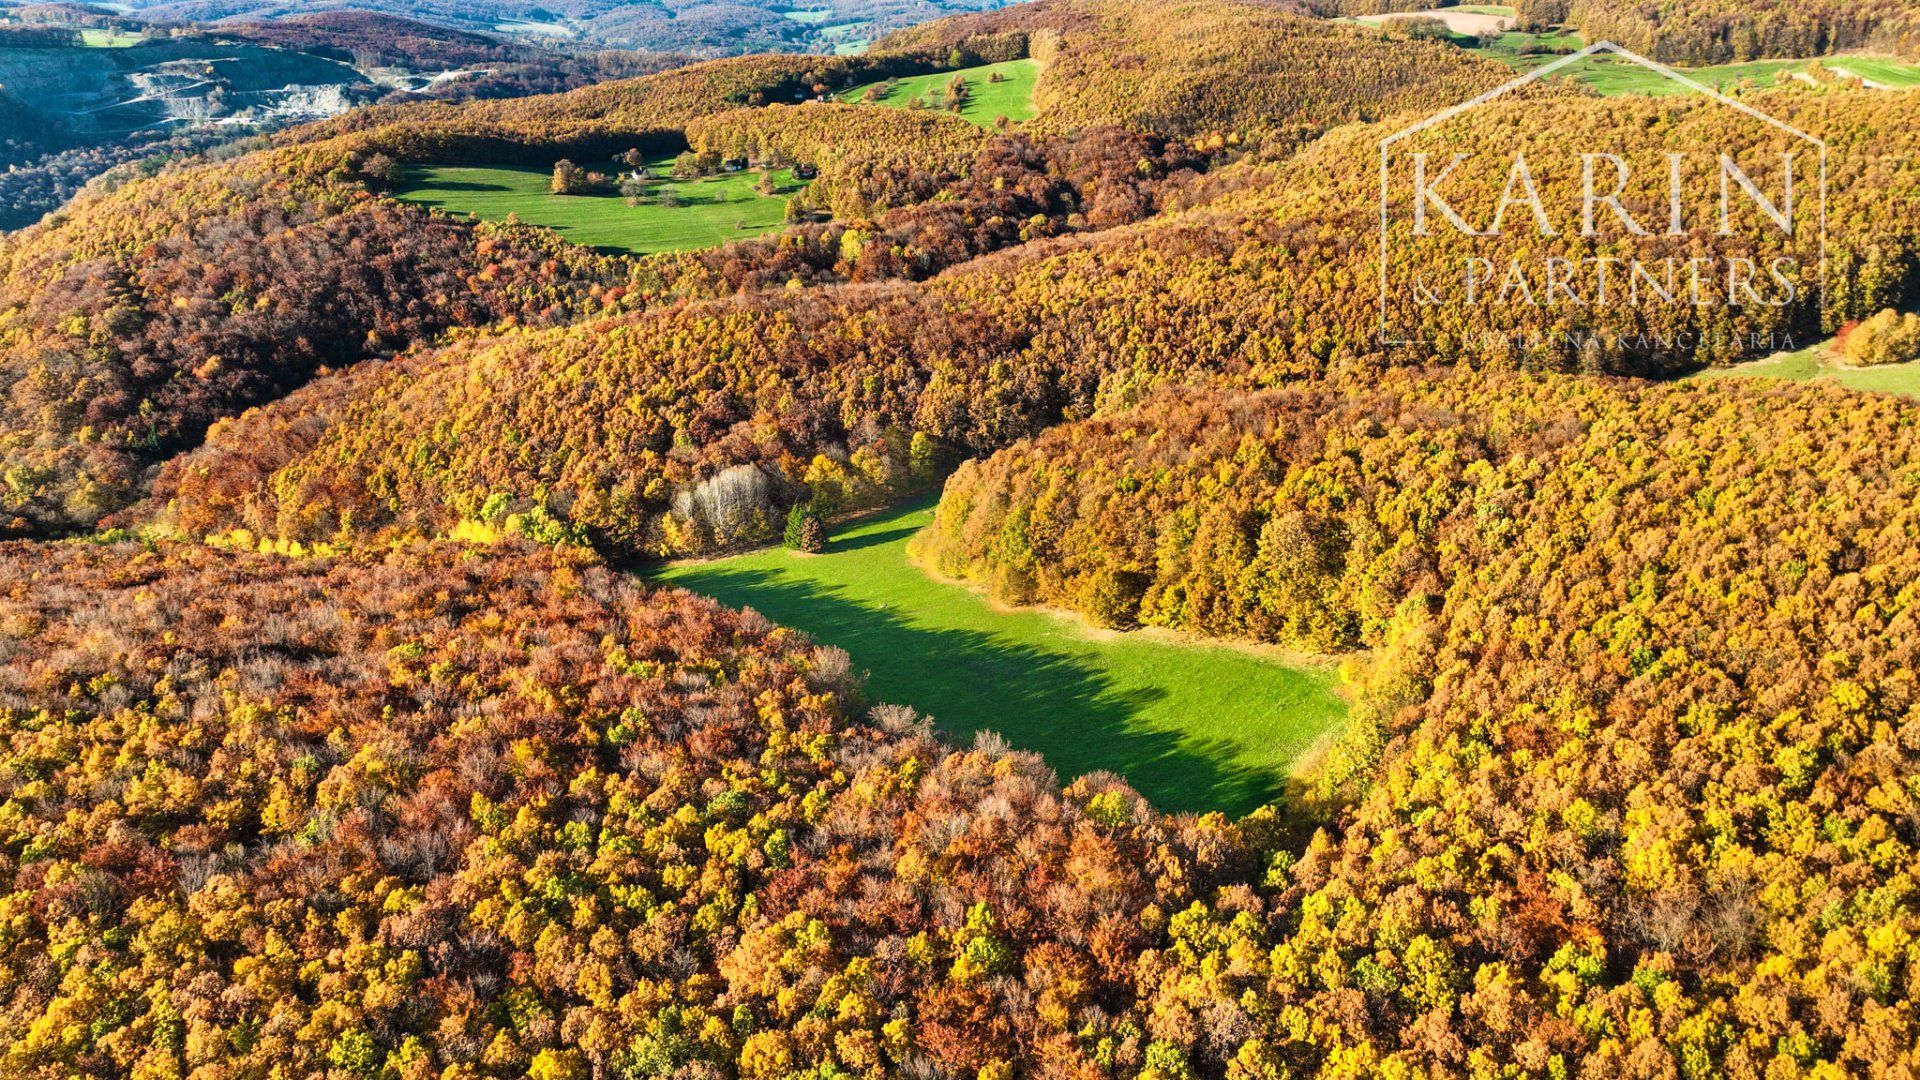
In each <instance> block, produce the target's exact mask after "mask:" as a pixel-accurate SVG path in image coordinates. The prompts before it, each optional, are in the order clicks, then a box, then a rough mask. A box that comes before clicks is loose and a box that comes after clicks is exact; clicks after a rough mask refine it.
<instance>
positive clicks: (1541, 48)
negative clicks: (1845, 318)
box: [1456, 29, 1920, 97]
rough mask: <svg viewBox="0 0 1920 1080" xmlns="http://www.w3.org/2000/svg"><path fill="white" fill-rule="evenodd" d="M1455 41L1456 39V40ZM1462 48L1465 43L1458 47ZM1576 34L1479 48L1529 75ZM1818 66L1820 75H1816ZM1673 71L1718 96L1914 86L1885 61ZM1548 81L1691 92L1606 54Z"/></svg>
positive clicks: (1517, 34) (1511, 39) (1570, 47)
mask: <svg viewBox="0 0 1920 1080" xmlns="http://www.w3.org/2000/svg"><path fill="white" fill-rule="evenodd" d="M1456 41H1461V39H1456ZM1462 43H1465V42H1462ZM1583 47H1584V43H1583V42H1582V41H1581V39H1580V35H1579V34H1577V33H1575V32H1573V31H1571V30H1565V29H1555V30H1548V31H1544V32H1539V33H1534V32H1528V31H1518V30H1515V31H1509V32H1507V33H1504V34H1501V35H1500V36H1499V37H1498V38H1496V39H1494V40H1493V41H1492V42H1490V43H1488V44H1487V45H1485V46H1482V47H1481V48H1480V51H1481V52H1482V53H1483V54H1484V55H1486V56H1487V57H1488V58H1489V59H1493V60H1498V61H1500V62H1502V63H1504V64H1507V65H1508V66H1510V67H1512V68H1513V69H1514V70H1515V71H1520V72H1527V71H1534V70H1537V69H1539V68H1542V67H1545V66H1547V65H1548V64H1551V63H1553V62H1554V61H1555V60H1558V59H1560V58H1561V57H1563V56H1565V55H1566V54H1568V53H1574V52H1578V51H1580V49H1581V48H1583ZM1815 65H1819V66H1820V67H1823V68H1824V69H1825V71H1826V76H1825V77H1822V76H1821V75H1819V74H1818V73H1817V69H1816V68H1815ZM1674 70H1675V71H1678V72H1679V73H1680V74H1682V75H1685V76H1686V77H1687V78H1689V79H1692V80H1693V81H1695V82H1697V83H1700V84H1702V85H1705V86H1710V87H1712V88H1713V89H1715V90H1719V91H1722V92H1725V91H1728V90H1731V89H1734V88H1736V87H1739V86H1741V85H1742V84H1751V85H1754V86H1761V87H1765V86H1772V85H1773V84H1775V83H1776V82H1779V81H1782V80H1783V79H1797V80H1800V81H1803V82H1806V81H1831V77H1832V76H1840V77H1842V78H1854V79H1860V80H1862V81H1863V82H1865V83H1866V84H1867V85H1868V86H1869V87H1872V88H1875V89H1886V90H1901V89H1906V88H1907V87H1911V86H1920V64H1911V63H1908V62H1906V61H1904V60H1897V59H1894V58H1892V57H1886V56H1830V57H1824V58H1821V59H1818V60H1806V59H1784V60H1748V61H1743V62H1740V63H1733V64H1712V65H1709V66H1706V67H1683V66H1677V65H1676V66H1675V67H1674ZM1550 77H1551V78H1554V79H1564V80H1569V81H1573V82H1578V83H1580V84H1581V85H1583V86H1586V87H1589V88H1591V89H1593V90H1595V91H1598V92H1599V93H1600V94H1602V95H1604V96H1607V97H1612V96H1614V95H1618V94H1648V95H1653V96H1665V95H1673V94H1688V93H1692V92H1693V91H1692V90H1689V89H1688V88H1687V87H1686V86H1684V85H1682V84H1680V83H1677V82H1675V81H1673V80H1672V79H1669V78H1667V77H1666V76H1664V75H1662V74H1660V73H1659V72H1657V71H1653V70H1650V69H1648V68H1645V67H1642V66H1640V65H1639V64H1636V63H1634V62H1633V61H1631V60H1628V59H1626V58H1624V57H1620V56H1614V55H1610V54H1604V53H1603V54H1600V55H1597V56H1589V57H1585V58H1583V59H1581V60H1578V61H1575V62H1574V63H1572V64H1569V65H1568V66H1566V67H1564V68H1561V69H1560V70H1558V71H1556V72H1554V73H1553V75H1552V76H1550Z"/></svg>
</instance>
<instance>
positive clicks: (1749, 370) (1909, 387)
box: [1687, 341, 1920, 398]
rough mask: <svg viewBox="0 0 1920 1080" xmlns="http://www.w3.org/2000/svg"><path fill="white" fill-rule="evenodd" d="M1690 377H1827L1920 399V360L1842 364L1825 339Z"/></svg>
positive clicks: (1856, 387) (1803, 379) (1856, 386)
mask: <svg viewBox="0 0 1920 1080" xmlns="http://www.w3.org/2000/svg"><path fill="white" fill-rule="evenodd" d="M1687 377H1688V378H1690V379H1727V378H1754V379H1791V380H1793V381H1795V382H1807V381H1811V380H1814V379H1825V380H1829V381H1831V382H1835V383H1838V384H1839V385H1841V386H1844V387H1846V388H1847V389H1849V390H1868V391H1872V392H1874V393H1880V394H1902V395H1905V396H1907V397H1910V398H1920V361H1916V362H1913V363H1907V364H1884V365H1880V366H1878V367H1842V366H1840V365H1838V364H1836V363H1835V362H1834V359H1833V353H1832V342H1825V341H1823V342H1821V343H1819V344H1817V345H1812V346H1809V347H1808V348H1805V349H1801V350H1799V351H1797V352H1790V353H1781V354H1779V355H1778V356H1769V357H1767V358H1766V359H1764V360H1754V361H1750V362H1748V363H1745V364H1737V365H1735V366H1733V367H1725V368H1708V369H1707V370H1705V371H1699V372H1695V373H1694V374H1692V375H1689V376H1687Z"/></svg>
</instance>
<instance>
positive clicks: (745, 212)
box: [395, 164, 801, 255]
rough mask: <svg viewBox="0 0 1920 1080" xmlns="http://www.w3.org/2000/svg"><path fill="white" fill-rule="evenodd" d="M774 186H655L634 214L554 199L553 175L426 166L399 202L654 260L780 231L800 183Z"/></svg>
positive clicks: (780, 174)
mask: <svg viewBox="0 0 1920 1080" xmlns="http://www.w3.org/2000/svg"><path fill="white" fill-rule="evenodd" d="M591 167H592V168H594V169H596V170H599V171H604V172H606V173H608V174H609V175H615V174H617V172H618V171H619V170H621V169H622V167H621V166H617V165H613V164H595V165H593V166H591ZM669 167H670V166H668V165H656V166H655V167H654V171H655V172H656V174H663V173H664V171H665V170H666V169H667V168H669ZM773 178H774V184H775V186H776V187H777V189H778V190H777V192H776V193H775V194H772V195H762V194H760V193H759V192H758V191H756V190H754V186H755V185H756V184H758V183H759V180H760V174H759V173H758V172H751V171H745V172H737V173H725V174H722V175H719V176H710V177H704V178H701V179H695V180H672V179H662V180H655V181H653V182H651V184H650V185H649V194H648V195H647V196H646V198H645V201H643V202H642V203H641V204H640V205H638V206H628V205H627V201H626V200H625V199H624V198H622V197H621V196H620V195H619V194H618V193H617V192H609V193H602V194H591V195H555V194H553V193H552V192H551V191H550V190H549V185H550V184H551V182H552V180H553V170H552V169H551V168H550V167H549V168H538V167H534V166H517V165H504V166H482V167H463V166H427V167H419V168H414V169H411V170H409V171H408V174H407V181H406V183H405V184H404V185H403V186H402V187H401V188H400V189H399V190H398V191H397V192H395V195H396V197H398V198H400V199H404V200H406V201H408V202H417V203H421V204H423V205H426V206H436V207H440V208H441V209H444V210H448V211H451V212H453V213H456V214H472V215H474V216H476V217H480V218H484V219H486V220H488V221H504V220H506V218H507V215H509V214H513V215H517V216H518V217H519V219H520V220H521V221H523V222H526V223H527V224H529V225H541V226H545V227H546V228H549V229H552V230H554V231H555V232H558V233H559V234H560V235H561V236H564V237H566V238H567V239H568V240H571V241H573V242H574V243H576V244H582V245H585V246H587V247H596V248H603V249H606V250H609V251H624V252H629V253H631V254H635V255H652V254H656V253H658V252H662V251H685V250H690V249H694V248H703V247H712V246H714V245H716V244H722V243H725V242H726V241H728V240H739V239H743V238H746V237H752V236H759V235H760V234H762V233H766V232H770V231H772V230H774V229H778V228H780V227H781V226H782V225H784V224H785V223H786V219H787V217H786V215H787V203H788V201H789V200H790V199H791V198H792V197H793V193H794V192H795V191H798V190H799V189H800V187H801V183H800V182H799V181H796V180H795V179H794V178H793V173H792V170H789V169H778V170H775V171H774V173H773ZM668 203H672V204H674V205H668Z"/></svg>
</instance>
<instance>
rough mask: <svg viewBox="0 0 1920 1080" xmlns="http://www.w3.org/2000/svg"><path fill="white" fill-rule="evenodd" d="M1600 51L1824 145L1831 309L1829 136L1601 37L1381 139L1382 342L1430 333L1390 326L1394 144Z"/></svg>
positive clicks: (1823, 283) (1823, 276)
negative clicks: (1394, 331)
mask: <svg viewBox="0 0 1920 1080" xmlns="http://www.w3.org/2000/svg"><path fill="white" fill-rule="evenodd" d="M1600 53H1611V54H1613V55H1615V56H1618V57H1620V58H1621V59H1623V60H1626V61H1628V62H1630V63H1634V64H1638V65H1639V66H1641V67H1643V68H1646V69H1647V70H1649V71H1652V72H1655V73H1656V74H1659V75H1660V76H1662V77H1663V78H1666V79H1668V80H1670V81H1672V82H1675V83H1678V84H1679V85H1681V86H1684V87H1686V88H1687V89H1689V90H1691V91H1693V92H1694V93H1697V94H1703V95H1705V96H1706V97H1709V98H1712V99H1713V100H1714V101H1716V102H1719V103H1720V104H1722V105H1727V106H1730V107H1732V108H1734V109H1737V110H1739V111H1740V112H1742V113H1744V114H1746V115H1747V116H1750V117H1752V118H1754V119H1756V120H1759V121H1761V122H1762V123H1765V124H1767V125H1769V126H1771V127H1774V128H1776V129H1778V130H1780V131H1783V132H1785V133H1786V134H1788V135H1791V136H1793V137H1794V138H1796V139H1799V140H1801V141H1802V142H1805V143H1808V144H1810V145H1812V146H1813V147H1815V148H1816V149H1817V150H1819V152H1820V189H1819V233H1818V241H1819V268H1820V270H1819V279H1818V280H1819V292H1818V296H1817V310H1819V311H1822V312H1824V311H1825V310H1826V307H1827V144H1826V140H1824V139H1821V138H1819V137H1818V136H1815V135H1810V134H1808V133H1807V132H1804V131H1802V130H1800V129H1799V128H1797V127H1794V126H1793V125H1792V124H1789V123H1787V122H1786V121H1784V120H1781V119H1780V118H1779V117H1776V116H1769V115H1768V114H1766V113H1764V112H1761V111H1760V110H1759V109H1756V108H1754V107H1753V106H1751V105H1748V104H1747V103H1746V102H1744V101H1740V100H1738V99H1735V98H1732V97H1729V96H1727V95H1726V94H1723V93H1721V92H1720V91H1718V90H1716V89H1714V88H1713V87H1711V86H1708V85H1707V84H1705V83H1703V82H1700V81H1698V80H1695V79H1690V78H1688V77H1687V76H1686V75H1685V74H1683V73H1681V72H1679V71H1677V70H1675V69H1673V68H1671V67H1668V66H1667V65H1665V64H1662V63H1661V62H1659V61H1658V60H1649V59H1647V58H1646V57H1644V56H1641V55H1640V54H1639V53H1636V52H1634V51H1633V50H1631V49H1627V48H1624V47H1622V46H1619V45H1616V44H1614V43H1613V42H1611V41H1598V42H1595V43H1594V44H1592V45H1588V46H1587V47H1586V48H1584V49H1581V50H1579V51H1578V52H1571V53H1568V54H1567V55H1565V56H1562V57H1561V58H1559V59H1558V60H1555V61H1553V62H1552V63H1550V64H1544V65H1542V66H1540V67H1537V68H1535V69H1533V70H1532V71H1529V72H1527V73H1526V74H1524V75H1521V76H1520V77H1518V78H1516V79H1512V80H1510V81H1508V82H1505V83H1502V84H1501V85H1499V86H1496V87H1494V88H1493V89H1491V90H1489V91H1487V92H1486V93H1484V94H1481V95H1480V96H1479V97H1476V98H1473V99H1472V100H1470V101H1463V102H1461V103H1460V104H1458V105H1452V106H1449V107H1447V108H1445V109H1442V110H1440V111H1439V112H1437V113H1434V114H1433V115H1432V116H1429V117H1427V118H1426V119H1424V120H1421V121H1420V122H1418V123H1415V124H1410V125H1408V126H1407V127H1404V128H1401V129H1400V130H1398V131H1396V132H1394V133H1393V134H1391V135H1388V136H1387V137H1386V138H1384V139H1381V140H1380V344H1381V345H1383V346H1392V345H1421V344H1425V343H1426V342H1425V340H1424V339H1420V338H1394V337H1392V336H1391V334H1390V333H1389V331H1388V328H1387V257H1388V255H1389V251H1390V249H1389V238H1388V231H1389V224H1390V222H1389V215H1388V213H1387V206H1388V203H1389V201H1390V190H1391V188H1390V184H1389V180H1388V168H1387V160H1388V156H1389V152H1390V151H1391V150H1392V148H1393V146H1394V144H1395V143H1398V142H1400V141H1401V140H1403V139H1406V138H1408V137H1409V136H1412V135H1418V134H1419V133H1420V132H1422V131H1426V130H1428V129H1429V128H1432V127H1436V126H1438V125H1440V124H1444V123H1446V122H1447V121H1449V120H1451V119H1453V118H1454V117H1456V116H1459V115H1460V114H1462V113H1465V112H1468V111H1469V110H1472V109H1476V108H1479V107H1480V106H1481V105H1484V104H1486V103H1487V102H1489V101H1492V100H1494V99H1495V98H1498V97H1501V96H1503V95H1506V94H1510V93H1512V92H1513V91H1515V90H1518V89H1520V88H1521V87H1523V86H1528V85H1530V84H1532V83H1536V82H1539V81H1540V80H1541V79H1544V78H1546V77H1547V76H1549V75H1552V74H1553V73H1555V72H1557V71H1560V70H1561V69H1563V68H1566V67H1569V66H1571V65H1573V64H1577V63H1579V62H1580V61H1582V60H1585V59H1586V58H1587V57H1590V56H1596V55H1599V54H1600Z"/></svg>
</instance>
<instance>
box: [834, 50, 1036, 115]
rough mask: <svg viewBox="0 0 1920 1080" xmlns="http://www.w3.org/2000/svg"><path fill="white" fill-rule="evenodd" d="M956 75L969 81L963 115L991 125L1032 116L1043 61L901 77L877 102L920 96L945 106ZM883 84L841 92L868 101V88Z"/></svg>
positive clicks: (898, 102)
mask: <svg viewBox="0 0 1920 1080" xmlns="http://www.w3.org/2000/svg"><path fill="white" fill-rule="evenodd" d="M956 75H957V76H959V77H960V78H962V79H964V80H966V84H967V97H966V100H965V101H964V102H963V103H962V104H961V106H960V115H961V116H962V117H963V118H965V119H967V120H971V121H973V122H974V123H975V124H978V125H979V126H981V127H983V128H984V127H992V126H993V124H994V121H995V120H998V119H999V118H1000V117H1002V116H1004V117H1006V118H1007V119H1009V120H1015V121H1018V120H1030V119H1032V118H1033V114H1034V107H1033V84H1034V82H1035V80H1037V79H1039V77H1040V63H1039V61H1036V60H1008V61H1006V62H1004V63H999V64H985V65H982V66H980V67H971V68H961V69H959V70H957V71H942V72H938V73H936V74H933V75H915V76H913V77H912V78H909V79H899V80H896V81H895V82H894V84H893V90H892V92H890V93H887V94H886V95H885V96H883V97H880V98H878V99H877V100H876V101H875V102H874V104H877V105H885V106H888V107H889V108H895V109H904V108H906V107H907V105H908V103H909V102H912V101H915V100H919V101H923V102H930V103H931V104H932V105H933V106H934V107H936V108H938V107H943V106H942V103H943V102H944V101H945V100H946V93H947V84H948V83H950V82H952V81H953V78H954V76H956ZM995 75H999V76H1000V78H1001V81H1000V82H994V81H993V77H994V76H995ZM884 86H885V84H884V83H868V84H866V85H865V86H856V87H854V88H853V89H851V90H848V91H847V92H845V93H843V94H841V95H840V100H841V101H865V100H867V92H868V91H869V90H871V89H874V88H877V87H884Z"/></svg>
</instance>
